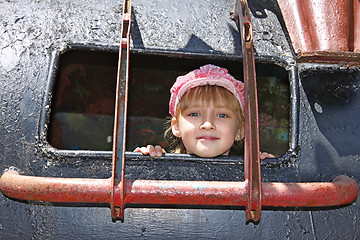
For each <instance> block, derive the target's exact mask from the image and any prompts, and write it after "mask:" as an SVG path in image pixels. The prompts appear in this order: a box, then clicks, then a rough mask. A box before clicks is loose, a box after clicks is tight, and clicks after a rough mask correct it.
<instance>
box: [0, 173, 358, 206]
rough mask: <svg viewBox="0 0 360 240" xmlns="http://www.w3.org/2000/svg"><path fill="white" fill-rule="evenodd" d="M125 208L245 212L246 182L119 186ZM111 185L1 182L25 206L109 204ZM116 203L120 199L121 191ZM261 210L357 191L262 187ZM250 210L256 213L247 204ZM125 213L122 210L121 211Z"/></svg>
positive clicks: (9, 177) (345, 197)
mask: <svg viewBox="0 0 360 240" xmlns="http://www.w3.org/2000/svg"><path fill="white" fill-rule="evenodd" d="M123 182H124V191H125V198H124V208H125V206H126V205H127V204H137V205H153V204H161V205H174V204H175V205H191V206H198V207H201V206H237V207H240V206H245V207H247V206H248V196H247V195H248V186H247V183H246V182H218V181H211V182H204V181H165V180H162V181H160V180H135V181H129V180H126V179H125V180H123ZM110 183H111V179H74V178H68V179H66V178H49V177H32V176H23V175H19V174H18V173H17V172H15V171H8V172H6V173H4V174H3V176H2V177H1V179H0V188H1V191H2V192H3V193H4V194H5V195H7V196H8V197H11V198H17V199H22V200H30V201H48V202H77V203H79V202H80V203H107V204H112V203H111V202H112V197H111V195H112V193H111V184H110ZM116 188H117V189H116V190H115V193H114V194H115V195H116V196H115V198H116V199H121V196H120V195H121V186H119V185H118V186H116ZM262 193H263V197H262V200H261V201H262V202H261V204H262V205H263V206H274V207H326V206H338V205H344V204H349V203H351V202H353V201H355V200H356V198H357V196H358V193H359V186H358V184H357V183H356V181H354V180H353V179H351V178H349V177H347V176H344V175H341V176H338V177H337V178H335V179H334V181H333V182H309V183H262ZM251 205H252V206H251V209H254V208H256V207H257V205H258V203H257V202H252V204H251ZM123 210H124V209H123Z"/></svg>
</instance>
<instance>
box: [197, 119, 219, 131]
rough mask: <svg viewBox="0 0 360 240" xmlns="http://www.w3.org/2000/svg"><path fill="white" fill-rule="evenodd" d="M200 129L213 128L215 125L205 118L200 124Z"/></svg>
mask: <svg viewBox="0 0 360 240" xmlns="http://www.w3.org/2000/svg"><path fill="white" fill-rule="evenodd" d="M200 129H202V130H214V129H215V125H214V123H213V122H212V121H210V120H206V121H204V122H203V123H202V124H201V126H200Z"/></svg>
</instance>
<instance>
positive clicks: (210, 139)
mask: <svg viewBox="0 0 360 240" xmlns="http://www.w3.org/2000/svg"><path fill="white" fill-rule="evenodd" d="M196 139H198V140H207V141H215V140H219V139H220V138H218V137H213V136H201V137H197V138H196Z"/></svg>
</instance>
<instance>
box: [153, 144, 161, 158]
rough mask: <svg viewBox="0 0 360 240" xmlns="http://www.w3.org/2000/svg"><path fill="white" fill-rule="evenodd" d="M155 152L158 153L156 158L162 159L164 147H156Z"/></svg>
mask: <svg viewBox="0 0 360 240" xmlns="http://www.w3.org/2000/svg"><path fill="white" fill-rule="evenodd" d="M155 152H156V156H157V157H161V156H162V154H163V149H162V147H161V146H159V145H156V146H155Z"/></svg>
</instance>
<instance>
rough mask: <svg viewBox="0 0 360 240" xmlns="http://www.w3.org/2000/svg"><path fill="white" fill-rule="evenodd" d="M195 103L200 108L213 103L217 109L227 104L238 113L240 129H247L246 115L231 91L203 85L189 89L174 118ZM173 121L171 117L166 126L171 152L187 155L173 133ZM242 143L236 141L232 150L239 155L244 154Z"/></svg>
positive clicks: (166, 137)
mask: <svg viewBox="0 0 360 240" xmlns="http://www.w3.org/2000/svg"><path fill="white" fill-rule="evenodd" d="M194 103H195V104H197V105H199V106H208V105H209V104H210V103H212V104H213V105H214V106H216V107H222V106H223V105H224V103H226V107H228V108H229V109H231V110H233V111H234V112H235V113H236V116H238V121H239V129H244V128H245V118H244V113H243V111H242V109H241V107H240V103H239V101H238V100H237V99H236V97H235V96H234V95H233V94H232V93H231V92H230V91H228V90H227V89H225V88H223V87H220V86H216V85H203V86H198V87H194V88H191V89H189V90H188V91H187V92H186V93H185V94H184V95H183V96H182V98H181V99H180V101H179V103H178V106H177V108H176V112H175V116H174V117H175V118H176V119H177V118H178V117H179V115H180V113H181V112H182V111H185V110H186V109H187V108H188V107H189V106H190V104H191V105H192V106H193V104H194ZM171 119H172V117H170V119H168V121H167V122H166V124H165V133H164V137H165V139H166V141H167V142H168V144H169V146H170V148H171V152H175V153H186V148H185V146H184V144H183V143H182V140H181V139H180V138H178V137H175V136H174V135H173V133H172V127H171ZM242 132H243V131H242ZM242 142H243V139H241V141H236V142H235V143H234V144H233V147H232V150H235V152H237V153H239V152H240V151H241V152H242V151H243V147H242V146H243V144H242ZM237 145H239V146H237ZM233 148H234V149H233ZM231 153H233V151H231Z"/></svg>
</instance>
